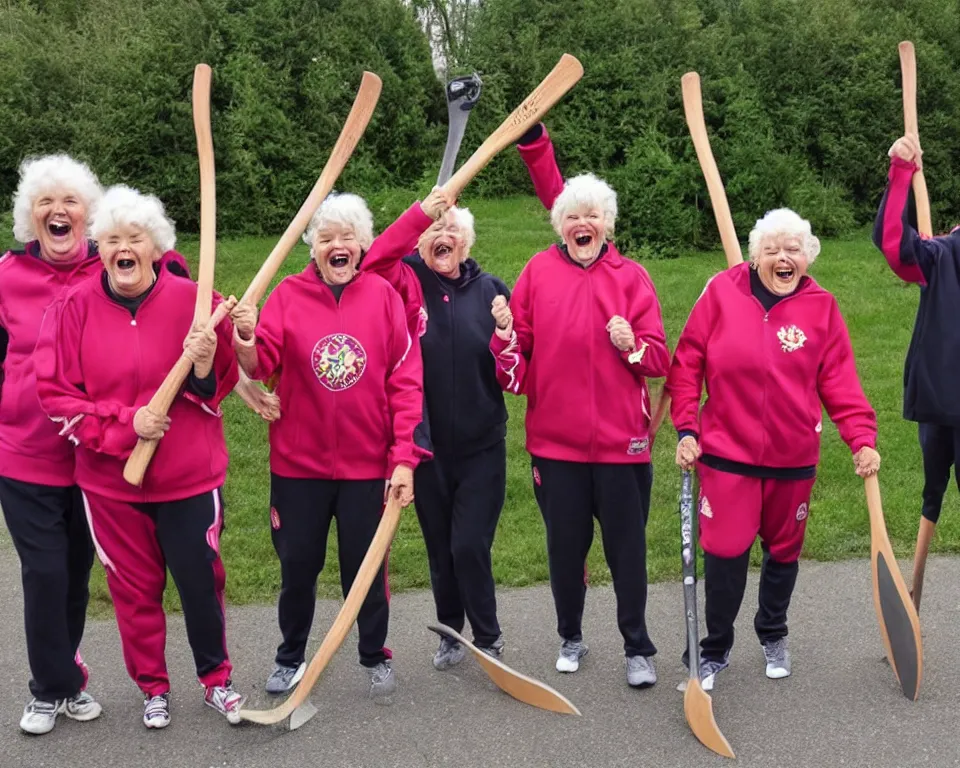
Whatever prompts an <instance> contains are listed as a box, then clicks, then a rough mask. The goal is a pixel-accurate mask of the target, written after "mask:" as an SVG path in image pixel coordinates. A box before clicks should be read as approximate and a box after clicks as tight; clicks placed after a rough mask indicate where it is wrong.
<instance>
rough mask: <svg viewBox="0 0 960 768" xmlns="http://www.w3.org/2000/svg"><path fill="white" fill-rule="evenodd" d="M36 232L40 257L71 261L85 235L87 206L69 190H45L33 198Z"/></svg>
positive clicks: (32, 214)
mask: <svg viewBox="0 0 960 768" xmlns="http://www.w3.org/2000/svg"><path fill="white" fill-rule="evenodd" d="M31 216H32V217H33V231H34V232H36V233H37V239H38V240H39V241H40V256H41V257H42V258H43V259H45V260H47V261H70V260H71V259H72V258H74V257H75V256H76V255H77V252H78V251H79V249H80V246H81V245H83V242H84V239H85V238H86V228H87V205H86V203H85V202H84V201H83V199H82V198H81V197H80V195H78V194H77V193H76V192H74V191H73V190H70V189H63V188H58V189H52V190H44V191H43V192H41V193H40V195H39V196H38V197H37V199H36V200H34V201H33V210H32V212H31Z"/></svg>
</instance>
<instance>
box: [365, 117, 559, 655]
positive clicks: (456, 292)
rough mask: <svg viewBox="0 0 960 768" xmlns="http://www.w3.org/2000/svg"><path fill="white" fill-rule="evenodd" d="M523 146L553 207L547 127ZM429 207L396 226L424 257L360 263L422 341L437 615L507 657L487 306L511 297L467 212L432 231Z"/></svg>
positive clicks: (502, 431) (377, 253)
mask: <svg viewBox="0 0 960 768" xmlns="http://www.w3.org/2000/svg"><path fill="white" fill-rule="evenodd" d="M518 149H519V150H520V154H521V156H522V157H523V160H524V162H525V163H526V164H527V168H528V170H529V171H530V176H531V178H532V180H533V183H534V188H535V190H536V193H537V195H538V197H539V198H540V200H541V202H543V204H544V205H545V206H546V207H547V208H548V209H549V207H550V206H551V205H552V204H553V201H554V199H555V198H556V196H557V194H559V192H560V191H561V190H562V188H563V179H562V177H561V175H560V171H559V170H558V169H557V165H556V160H555V159H554V152H553V145H552V143H551V142H550V138H549V136H548V135H547V132H546V129H545V128H544V127H543V125H542V124H540V125H537V126H535V127H534V128H533V129H531V131H529V132H528V133H527V134H526V135H525V136H524V137H523V138H521V140H520V142H519V144H518ZM435 194H436V191H435ZM449 202H451V201H447V203H449ZM424 208H426V209H428V210H432V208H431V206H427V205H426V201H425V206H424V207H421V206H420V205H418V204H414V205H413V206H411V208H410V209H409V210H408V211H407V212H406V213H405V214H404V215H403V216H401V217H400V218H399V219H398V220H397V221H396V222H395V223H394V224H393V225H392V227H391V229H392V228H394V227H395V228H398V229H401V228H402V229H403V230H404V231H407V232H409V233H410V234H411V235H412V234H413V233H417V235H420V233H423V234H422V235H420V236H419V240H418V241H417V249H418V252H417V253H414V254H412V255H409V256H406V257H405V258H401V257H402V256H403V254H402V253H399V252H397V251H393V252H390V253H388V252H386V251H383V250H380V249H379V248H377V247H376V244H375V245H374V246H372V247H371V249H370V251H369V252H368V253H367V255H366V257H365V258H364V261H363V267H362V268H363V269H364V270H369V271H372V272H377V273H378V274H380V275H382V276H383V277H385V278H386V279H387V280H388V281H389V282H390V283H391V284H392V285H393V286H394V287H395V288H396V289H397V290H398V291H399V293H400V295H401V296H402V297H403V299H404V304H405V306H406V312H407V320H408V324H409V325H411V327H415V329H416V335H417V336H419V344H420V348H421V352H422V357H423V386H424V393H425V399H426V410H427V416H428V419H425V421H427V422H428V423H429V425H430V426H429V429H430V437H431V439H432V443H433V454H434V459H433V461H426V462H423V463H422V464H421V465H420V466H419V467H418V468H417V470H416V473H415V480H414V482H415V487H416V489H417V495H416V499H415V504H416V509H417V517H418V518H419V520H420V527H421V529H422V530H423V535H424V540H425V541H426V545H427V556H428V558H429V561H430V581H431V584H432V586H433V596H434V600H435V602H436V606H437V619H438V620H439V621H440V622H441V623H443V624H446V625H447V626H449V627H452V628H453V629H455V630H457V631H458V632H461V631H462V630H463V625H464V620H465V618H466V619H469V620H470V626H471V627H472V628H473V636H474V643H475V644H476V645H477V647H478V648H480V649H481V650H483V651H485V652H486V653H488V654H490V655H491V656H495V657H499V656H500V655H501V654H502V653H503V636H502V633H501V631H500V623H499V622H498V620H497V600H496V594H495V589H494V581H493V570H492V566H491V558H490V550H491V548H492V546H493V537H494V533H495V531H496V528H497V522H498V521H499V519H500V510H501V509H502V507H503V501H504V495H505V492H506V481H507V449H506V433H507V427H506V424H507V409H506V406H505V405H504V402H503V391H502V389H501V388H500V385H499V384H498V382H497V377H496V368H495V365H494V359H493V357H492V356H491V355H490V349H489V342H490V336H491V335H492V334H493V327H494V323H493V317H492V316H491V314H490V304H491V302H492V301H493V299H494V297H495V296H498V295H499V296H503V297H505V298H507V299H509V298H510V291H509V290H508V289H507V286H506V285H505V284H504V282H503V281H502V280H501V279H500V278H498V277H496V276H494V275H491V274H489V273H487V272H484V271H483V270H482V269H481V267H480V265H479V264H478V263H477V262H476V261H474V260H473V259H471V258H470V248H471V246H472V245H473V243H474V241H475V239H476V234H475V232H474V227H473V216H472V214H471V213H470V212H469V211H468V210H467V209H465V208H456V207H450V208H449V209H447V211H446V213H444V214H443V215H442V216H441V217H440V218H439V219H438V220H437V221H435V222H433V223H432V224H431V219H430V217H429V216H428V214H427V213H426V212H425V210H424ZM424 230H426V231H424ZM400 239H402V238H400ZM387 240H388V239H387V238H384V239H383V242H387ZM412 335H413V334H412ZM464 653H465V651H464V648H463V647H462V646H461V645H460V643H456V642H452V641H450V640H448V639H447V638H442V639H441V641H440V647H439V648H438V649H437V652H436V654H435V655H434V657H433V664H434V666H435V667H436V668H437V669H439V670H444V669H449V668H450V667H453V666H455V665H457V664H459V663H460V662H461V661H462V660H463V658H464Z"/></svg>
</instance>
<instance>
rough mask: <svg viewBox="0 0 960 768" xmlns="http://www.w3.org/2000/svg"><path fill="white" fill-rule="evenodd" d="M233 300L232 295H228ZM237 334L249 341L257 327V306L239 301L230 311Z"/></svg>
mask: <svg viewBox="0 0 960 768" xmlns="http://www.w3.org/2000/svg"><path fill="white" fill-rule="evenodd" d="M230 298H231V299H233V300H234V301H236V299H234V297H233V296H231V297H230ZM230 318H231V319H232V320H233V326H234V328H236V329H237V335H238V336H239V337H240V338H241V339H243V340H244V341H250V339H252V338H253V334H254V332H255V331H256V329H257V306H256V304H251V303H250V302H248V301H241V302H239V303H238V304H237V305H236V306H235V307H234V308H233V311H232V312H231V313H230Z"/></svg>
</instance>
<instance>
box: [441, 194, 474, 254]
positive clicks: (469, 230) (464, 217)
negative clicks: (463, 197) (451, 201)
mask: <svg viewBox="0 0 960 768" xmlns="http://www.w3.org/2000/svg"><path fill="white" fill-rule="evenodd" d="M446 215H447V216H453V220H454V222H455V223H456V225H457V226H458V227H460V231H461V232H462V233H463V242H464V244H465V245H466V246H467V253H469V252H470V249H471V248H473V244H474V243H475V242H477V231H476V230H475V229H474V228H473V214H472V213H470V209H469V208H458V207H457V206H455V205H453V206H450V208H449V209H448V210H447V214H446Z"/></svg>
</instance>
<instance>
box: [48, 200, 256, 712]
mask: <svg viewBox="0 0 960 768" xmlns="http://www.w3.org/2000/svg"><path fill="white" fill-rule="evenodd" d="M92 234H93V236H94V237H95V238H96V239H97V241H98V243H99V246H100V259H101V260H102V262H103V272H102V274H101V275H100V276H99V277H98V278H97V277H95V278H93V279H90V280H87V281H85V282H84V283H82V284H80V285H78V286H77V287H76V288H74V289H72V290H71V291H69V292H68V293H66V294H65V295H64V296H62V297H61V298H60V299H59V300H58V301H57V302H55V303H54V304H53V305H52V306H51V308H50V310H49V311H48V312H47V315H46V318H45V319H44V321H43V328H42V330H41V334H40V340H39V341H38V343H37V350H36V372H37V389H38V395H39V398H40V402H41V405H42V406H43V409H44V410H45V411H46V413H47V414H48V416H49V417H50V418H51V419H52V420H53V422H54V423H56V424H58V425H59V427H60V434H61V435H63V436H64V437H66V438H68V439H69V440H70V441H71V442H72V443H73V444H74V446H75V450H76V479H77V484H78V485H79V486H80V488H81V490H82V492H83V501H84V504H85V506H86V511H87V516H88V520H89V522H90V532H91V535H92V538H93V542H94V545H95V546H96V549H97V553H98V555H99V557H100V561H101V562H102V563H103V565H104V568H105V570H106V574H107V586H108V587H109V589H110V594H111V597H112V598H113V603H114V607H115V609H116V614H117V625H118V628H119V630H120V640H121V645H122V648H123V656H124V661H125V662H126V666H127V671H128V673H129V674H130V677H131V678H133V680H134V682H135V683H136V684H137V686H138V687H139V688H140V690H141V691H142V692H143V694H144V710H143V723H144V725H145V726H146V727H147V728H163V727H165V726H167V725H168V724H169V723H170V680H169V677H168V674H167V667H166V661H165V658H164V644H165V638H166V624H165V622H166V618H165V616H164V611H163V592H164V588H165V585H166V574H167V568H169V569H170V572H171V573H172V574H173V579H174V582H175V583H176V585H177V590H178V591H179V593H180V600H181V604H182V606H183V614H184V620H185V622H186V625H187V637H188V639H189V642H190V647H191V649H192V651H193V657H194V662H195V664H196V671H197V677H198V678H199V681H200V683H201V685H202V686H203V687H204V690H205V693H204V701H205V702H206V703H207V704H208V705H210V706H211V707H213V708H214V709H216V710H217V711H218V712H220V713H222V714H224V715H226V717H227V719H228V720H229V721H230V722H239V708H240V705H241V703H242V698H241V696H240V694H239V693H237V692H236V691H235V690H234V689H233V686H232V684H231V681H230V676H231V671H232V666H231V664H230V659H229V656H228V654H227V648H226V642H225V616H224V609H223V593H224V583H225V574H224V569H223V563H222V561H221V559H220V532H221V529H222V526H223V505H222V498H221V488H222V486H223V483H224V479H225V477H226V471H227V447H226V442H225V440H224V434H223V421H222V418H221V413H220V409H219V404H220V401H221V400H222V399H223V398H224V397H226V395H227V394H228V393H229V392H230V391H231V390H232V389H233V387H234V385H235V384H236V382H237V363H236V359H235V357H234V354H233V351H232V348H231V338H232V330H233V329H232V326H231V324H230V322H229V320H226V319H225V320H224V321H222V322H221V323H220V324H219V325H218V326H217V328H216V330H215V332H214V331H210V332H207V331H205V330H204V329H200V328H194V327H193V314H194V305H195V303H196V296H197V286H196V284H195V283H193V282H192V281H190V280H183V279H181V278H179V277H177V276H175V275H173V274H170V273H169V271H168V270H166V269H161V268H160V267H159V261H160V259H161V254H163V253H164V252H169V251H170V250H171V249H172V248H173V245H174V242H175V235H174V228H173V223H172V222H171V221H170V220H169V219H168V218H167V217H166V215H165V214H164V211H163V206H162V205H161V203H160V201H159V200H157V198H155V197H152V196H146V195H142V194H140V193H139V192H137V191H135V190H133V189H130V188H129V187H123V186H118V187H112V188H111V189H109V190H108V191H107V192H106V194H105V195H104V197H103V200H102V201H101V203H100V205H99V206H98V208H97V212H96V215H95V216H94V219H93V224H92ZM218 300H219V297H216V298H215V300H214V302H215V303H216V302H217V301H218ZM184 352H186V354H187V355H188V357H189V358H190V359H191V360H192V361H193V368H192V370H191V374H190V377H189V379H188V382H187V384H186V386H185V387H184V390H183V391H182V393H181V395H180V396H178V397H177V398H176V399H175V400H174V402H173V405H172V407H171V408H170V411H169V413H168V415H166V416H161V415H160V414H157V413H155V412H154V411H152V410H151V409H150V408H149V406H148V403H149V400H150V398H151V397H152V396H153V394H154V393H155V392H156V390H157V389H158V387H159V386H160V384H161V383H162V382H163V380H164V378H165V377H166V375H167V373H168V372H169V371H170V369H171V368H172V367H173V366H174V364H175V363H176V361H177V360H178V358H179V357H180V356H181V354H183V353H184ZM139 438H144V439H148V440H153V439H159V440H160V442H159V446H158V448H157V452H156V455H155V456H154V459H153V462H152V463H151V465H150V468H149V469H148V471H147V473H146V476H145V477H144V480H143V485H142V487H140V488H135V487H133V486H132V485H130V484H128V483H127V482H126V481H125V480H124V478H123V467H124V463H125V461H126V459H127V458H128V457H129V456H130V453H131V452H132V450H133V448H134V447H135V445H136V443H137V440H138V439H139ZM161 438H162V439H161ZM65 442H66V441H65Z"/></svg>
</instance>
